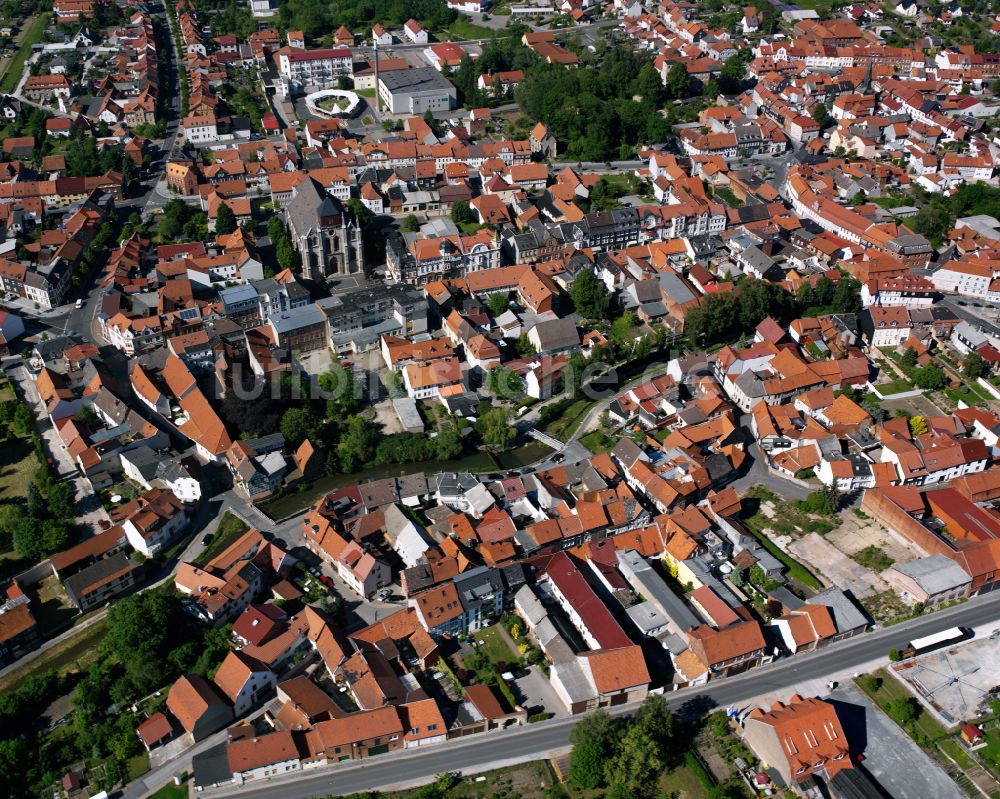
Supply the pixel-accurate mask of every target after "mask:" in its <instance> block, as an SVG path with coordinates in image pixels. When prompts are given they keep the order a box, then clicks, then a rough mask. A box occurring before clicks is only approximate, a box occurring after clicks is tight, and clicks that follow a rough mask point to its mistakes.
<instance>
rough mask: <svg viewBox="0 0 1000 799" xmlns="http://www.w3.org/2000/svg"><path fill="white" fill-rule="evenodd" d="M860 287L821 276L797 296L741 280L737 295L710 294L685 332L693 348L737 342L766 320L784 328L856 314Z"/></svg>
mask: <svg viewBox="0 0 1000 799" xmlns="http://www.w3.org/2000/svg"><path fill="white" fill-rule="evenodd" d="M860 288H861V284H860V283H859V281H858V280H857V279H855V278H853V277H851V276H850V275H847V274H841V276H840V279H839V280H838V281H837V282H836V283H834V282H833V281H832V280H830V279H829V278H828V277H827V276H826V275H822V276H821V277H820V278H819V279H818V280H817V281H816V282H815V284H813V285H810V284H808V283H806V284H804V285H803V286H802V288H800V289H799V292H798V294H797V295H796V296H793V295H792V294H791V293H790V292H789V291H788V290H787V289H785V288H784V287H783V286H780V285H779V284H777V283H771V282H769V281H766V280H742V281H740V283H739V285H738V286H737V288H736V290H735V291H731V292H720V293H716V294H709V295H708V296H707V297H705V298H704V299H703V301H702V303H701V304H700V305H698V306H696V307H694V308H691V309H690V310H688V312H687V313H686V314H685V316H684V332H685V334H686V336H687V338H688V340H689V341H690V343H691V344H692V345H694V346H699V347H701V346H707V345H710V344H713V343H717V342H720V341H734V340H736V339H738V338H739V337H740V336H741V335H743V334H745V333H747V332H748V331H751V330H753V329H754V328H755V327H756V326H757V325H758V324H760V323H761V322H762V321H763V320H764V319H766V318H767V317H769V316H770V317H772V318H773V319H775V321H777V322H778V323H779V324H780V325H782V326H783V327H787V326H788V324H789V322H791V321H792V319H795V318H797V317H799V316H815V315H818V314H823V313H857V312H858V311H859V310H860V309H861V299H860V293H859V292H860Z"/></svg>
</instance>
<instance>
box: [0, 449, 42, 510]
mask: <svg viewBox="0 0 1000 799" xmlns="http://www.w3.org/2000/svg"><path fill="white" fill-rule="evenodd" d="M36 471H38V460H37V459H36V458H35V452H34V450H33V449H32V447H31V442H30V441H29V440H28V439H26V438H13V439H10V440H9V441H7V442H6V443H5V444H4V445H3V446H2V447H0V502H3V501H5V500H13V499H23V498H24V495H25V493H26V492H27V490H28V483H30V482H31V478H32V477H34V475H35V472H36Z"/></svg>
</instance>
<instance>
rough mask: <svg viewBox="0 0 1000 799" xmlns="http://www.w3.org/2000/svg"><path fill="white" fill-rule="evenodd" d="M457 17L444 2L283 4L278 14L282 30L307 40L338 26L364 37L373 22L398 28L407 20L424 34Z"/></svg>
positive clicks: (298, 0)
mask: <svg viewBox="0 0 1000 799" xmlns="http://www.w3.org/2000/svg"><path fill="white" fill-rule="evenodd" d="M457 16H458V14H457V13H456V12H455V11H454V10H453V9H451V8H449V6H448V4H447V3H445V2H444V0H407V1H406V2H405V3H402V2H399V0H286V2H283V3H282V4H281V8H280V9H279V11H278V19H279V21H280V25H281V27H282V29H283V30H300V31H302V32H303V33H305V35H306V37H307V38H309V39H318V38H320V37H323V36H327V35H329V34H332V33H333V32H334V31H336V30H337V29H338V28H339V27H340V26H341V25H344V26H346V27H347V28H348V29H349V30H352V31H354V33H355V35H357V36H364V35H366V34H367V33H368V32H369V31H370V30H371V28H372V25H374V24H375V23H376V22H381V23H382V25H384V26H385V27H386V28H399V27H402V26H403V24H404V23H405V22H406V21H407V20H408V19H410V18H411V17H412V18H413V19H415V20H417V21H418V22H420V23H421V24H422V25H423V26H424V27H425V28H427V29H428V30H440V29H441V28H444V27H447V26H448V25H450V24H451V23H452V22H454V21H455V18H456V17H457Z"/></svg>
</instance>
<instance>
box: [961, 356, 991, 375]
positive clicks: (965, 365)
mask: <svg viewBox="0 0 1000 799" xmlns="http://www.w3.org/2000/svg"><path fill="white" fill-rule="evenodd" d="M962 374H964V375H965V376H966V377H967V378H969V380H976V379H977V378H980V377H982V376H983V375H984V374H986V361H984V360H983V356H982V355H980V354H979V353H978V352H976V351H975V350H973V351H972V352H970V353H969V354H968V355H966V356H965V359H964V360H963V361H962Z"/></svg>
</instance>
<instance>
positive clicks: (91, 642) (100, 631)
mask: <svg viewBox="0 0 1000 799" xmlns="http://www.w3.org/2000/svg"><path fill="white" fill-rule="evenodd" d="M107 632H108V630H107V627H106V626H105V624H104V620H103V619H102V620H101V621H98V622H95V623H94V624H93V625H92V626H90V627H88V628H87V629H86V630H84V631H83V632H82V633H80V634H79V635H75V636H73V637H71V638H69V639H67V640H66V641H63V642H62V643H60V644H58V645H56V646H54V647H52V648H51V649H49V650H47V651H46V652H44V653H42V654H41V655H39V656H38V657H36V658H35V659H34V660H32V661H31V662H30V663H25V664H24V665H23V666H21V667H20V668H16V669H14V670H13V671H10V672H7V674H5V675H4V676H3V677H0V693H2V692H3V691H6V690H8V689H10V688H11V687H13V686H14V685H17V683H19V682H20V681H21V680H24V679H26V678H27V677H30V676H32V675H33V674H41V673H42V672H43V671H48V670H49V669H55V670H56V671H58V672H60V673H61V674H66V673H68V672H71V671H82V670H83V669H85V668H86V667H87V666H89V665H90V664H91V663H93V662H95V661H96V660H97V655H98V647H99V646H100V643H101V641H103V640H104V636H105V635H107Z"/></svg>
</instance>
